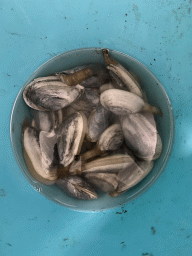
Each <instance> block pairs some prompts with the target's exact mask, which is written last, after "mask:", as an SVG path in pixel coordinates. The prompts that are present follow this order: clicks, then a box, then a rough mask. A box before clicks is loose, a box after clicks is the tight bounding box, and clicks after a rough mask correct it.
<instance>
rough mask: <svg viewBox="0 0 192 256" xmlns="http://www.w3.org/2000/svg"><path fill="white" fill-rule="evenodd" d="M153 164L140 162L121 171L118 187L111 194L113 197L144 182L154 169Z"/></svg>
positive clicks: (118, 177)
mask: <svg viewBox="0 0 192 256" xmlns="http://www.w3.org/2000/svg"><path fill="white" fill-rule="evenodd" d="M153 164H154V163H153V162H150V161H139V162H138V163H136V162H134V163H133V164H132V165H130V166H128V168H125V169H123V170H121V171H120V172H119V173H118V174H117V180H118V183H119V184H118V187H117V189H116V190H114V191H112V192H111V193H110V195H111V196H113V197H114V196H118V195H120V194H122V193H124V192H126V191H127V190H128V189H130V188H132V187H133V186H135V185H137V184H138V183H139V182H140V181H141V180H143V179H144V178H145V177H146V176H147V174H148V173H149V172H150V171H151V170H152V168H153Z"/></svg>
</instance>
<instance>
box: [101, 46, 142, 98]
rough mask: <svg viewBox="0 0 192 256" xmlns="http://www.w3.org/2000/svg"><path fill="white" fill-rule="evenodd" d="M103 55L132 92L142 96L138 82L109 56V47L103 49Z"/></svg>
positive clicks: (110, 67)
mask: <svg viewBox="0 0 192 256" xmlns="http://www.w3.org/2000/svg"><path fill="white" fill-rule="evenodd" d="M103 57H104V60H105V63H106V65H107V68H108V69H109V70H111V71H112V72H113V73H115V74H116V75H117V76H118V77H119V79H121V80H122V82H123V83H124V84H125V85H126V86H127V88H128V90H129V91H130V92H132V93H134V94H136V95H138V96H139V97H141V98H142V91H141V87H140V85H139V84H138V82H137V81H136V80H135V78H134V77H133V76H132V75H131V74H130V73H129V72H128V71H127V70H126V69H125V68H124V67H123V66H122V65H121V64H120V63H118V62H117V61H116V60H114V59H112V58H111V57H109V54H108V50H107V49H103Z"/></svg>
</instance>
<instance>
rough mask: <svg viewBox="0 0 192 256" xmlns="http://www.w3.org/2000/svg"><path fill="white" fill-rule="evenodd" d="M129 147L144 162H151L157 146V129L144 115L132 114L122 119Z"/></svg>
mask: <svg viewBox="0 0 192 256" xmlns="http://www.w3.org/2000/svg"><path fill="white" fill-rule="evenodd" d="M121 126H122V130H123V134H124V137H125V142H126V144H127V146H128V147H129V148H130V149H131V150H133V152H134V154H135V155H136V156H137V157H139V158H140V159H143V160H148V161H151V160H152V159H153V156H154V155H155V149H156V145H157V129H156V125H154V124H152V123H151V122H150V121H149V120H148V119H147V118H146V117H145V116H144V115H142V114H140V113H137V114H130V115H129V116H124V117H123V118H122V119H121Z"/></svg>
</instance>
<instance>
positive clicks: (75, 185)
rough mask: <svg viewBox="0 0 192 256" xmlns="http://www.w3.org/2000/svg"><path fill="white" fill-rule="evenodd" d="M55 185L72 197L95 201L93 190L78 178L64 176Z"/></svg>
mask: <svg viewBox="0 0 192 256" xmlns="http://www.w3.org/2000/svg"><path fill="white" fill-rule="evenodd" d="M56 183H57V185H58V186H59V188H60V189H62V190H64V191H65V192H67V193H68V194H69V195H70V196H72V197H75V198H78V199H83V200H90V199H97V194H96V192H95V190H94V189H93V188H92V186H91V185H90V184H89V183H87V182H86V181H85V180H84V179H83V178H82V177H80V176H66V177H64V178H63V179H59V180H57V182H56Z"/></svg>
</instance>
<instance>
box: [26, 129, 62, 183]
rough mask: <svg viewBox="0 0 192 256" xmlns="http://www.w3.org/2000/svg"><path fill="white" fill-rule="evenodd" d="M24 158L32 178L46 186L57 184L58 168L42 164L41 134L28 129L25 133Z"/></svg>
mask: <svg viewBox="0 0 192 256" xmlns="http://www.w3.org/2000/svg"><path fill="white" fill-rule="evenodd" d="M23 156H24V160H25V163H26V165H27V168H28V171H29V173H30V174H31V176H32V177H33V178H34V179H35V180H37V181H39V182H41V183H43V184H46V185H51V184H53V183H55V180H56V179H57V177H58V175H57V167H53V168H46V166H44V165H43V164H42V152H41V148H40V144H39V132H38V131H37V130H36V129H35V128H33V127H27V128H26V129H25V130H24V132H23Z"/></svg>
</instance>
